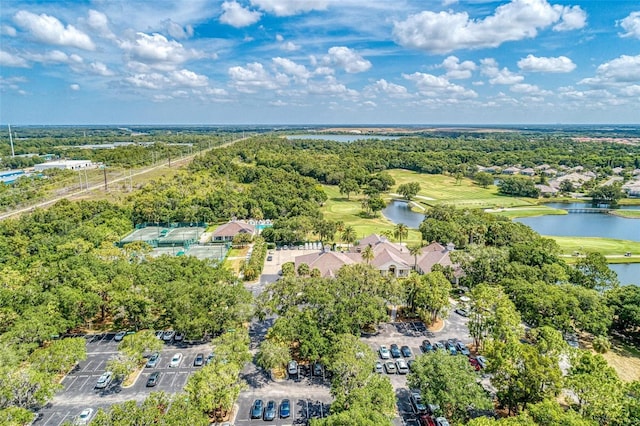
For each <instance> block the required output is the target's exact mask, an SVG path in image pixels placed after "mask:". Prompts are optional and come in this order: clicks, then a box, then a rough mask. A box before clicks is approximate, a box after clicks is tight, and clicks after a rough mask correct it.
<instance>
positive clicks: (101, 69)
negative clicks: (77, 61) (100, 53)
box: [89, 62, 115, 77]
mask: <svg viewBox="0 0 640 426" xmlns="http://www.w3.org/2000/svg"><path fill="white" fill-rule="evenodd" d="M89 71H91V72H92V73H93V74H96V75H101V76H103V77H110V76H112V75H114V74H115V73H114V72H113V71H111V70H110V69H109V68H108V67H107V66H106V65H105V64H103V63H102V62H92V63H91V64H89Z"/></svg>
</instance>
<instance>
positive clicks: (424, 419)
mask: <svg viewBox="0 0 640 426" xmlns="http://www.w3.org/2000/svg"><path fill="white" fill-rule="evenodd" d="M418 420H419V421H420V426H436V421H435V420H433V417H431V416H429V415H427V414H425V415H422V416H420V417H419V418H418Z"/></svg>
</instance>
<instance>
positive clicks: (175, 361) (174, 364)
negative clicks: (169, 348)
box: [169, 352, 182, 367]
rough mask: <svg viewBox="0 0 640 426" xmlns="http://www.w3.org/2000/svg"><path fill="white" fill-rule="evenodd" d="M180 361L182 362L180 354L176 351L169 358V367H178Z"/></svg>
mask: <svg viewBox="0 0 640 426" xmlns="http://www.w3.org/2000/svg"><path fill="white" fill-rule="evenodd" d="M181 362H182V354H181V353H180V352H178V353H177V354H175V355H173V358H171V362H169V367H179V366H180V363H181Z"/></svg>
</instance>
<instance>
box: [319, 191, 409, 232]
mask: <svg viewBox="0 0 640 426" xmlns="http://www.w3.org/2000/svg"><path fill="white" fill-rule="evenodd" d="M323 189H324V191H325V193H326V194H327V196H328V197H329V198H328V200H327V201H326V202H325V204H324V206H323V207H322V209H321V210H322V213H323V214H324V217H325V219H327V220H335V221H342V222H343V223H344V224H345V225H351V226H353V228H354V229H355V231H356V235H357V236H358V239H360V238H363V237H366V236H367V235H371V234H380V233H381V232H382V231H384V230H387V229H389V230H393V228H394V226H395V225H394V224H393V223H391V222H390V221H389V220H387V219H386V218H385V217H384V216H382V214H378V217H375V218H365V217H361V216H360V214H361V213H362V207H361V206H360V200H362V198H363V196H353V195H352V196H351V199H350V200H347V198H346V196H344V195H342V194H340V191H339V189H338V187H337V186H330V185H323ZM336 238H338V239H339V235H337V234H336ZM420 239H421V235H420V232H418V231H417V230H413V229H411V230H409V237H408V238H407V239H406V240H403V242H404V241H407V242H419V241H420Z"/></svg>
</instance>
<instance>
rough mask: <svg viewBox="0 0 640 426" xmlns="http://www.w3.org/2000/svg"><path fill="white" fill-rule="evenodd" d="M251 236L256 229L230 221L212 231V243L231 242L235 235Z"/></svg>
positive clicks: (249, 225) (244, 223) (247, 224)
mask: <svg viewBox="0 0 640 426" xmlns="http://www.w3.org/2000/svg"><path fill="white" fill-rule="evenodd" d="M241 233H244V234H251V235H252V236H253V235H256V227H255V226H253V225H251V224H249V223H246V222H242V221H240V220H232V221H231V222H228V223H225V224H224V225H220V226H218V227H217V228H216V230H215V231H213V236H212V240H213V241H214V242H221V241H232V240H233V237H235V236H236V235H237V234H241Z"/></svg>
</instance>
